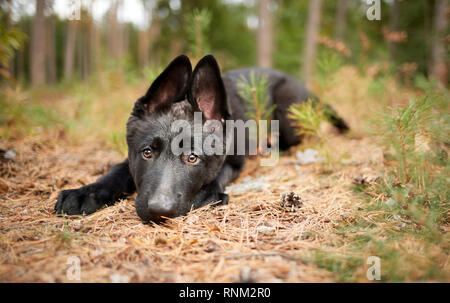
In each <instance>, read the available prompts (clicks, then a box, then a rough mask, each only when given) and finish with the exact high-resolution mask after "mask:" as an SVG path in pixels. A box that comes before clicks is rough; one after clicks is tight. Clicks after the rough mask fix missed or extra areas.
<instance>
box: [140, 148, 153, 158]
mask: <svg viewBox="0 0 450 303" xmlns="http://www.w3.org/2000/svg"><path fill="white" fill-rule="evenodd" d="M142 156H144V158H146V159H150V158H151V157H152V150H151V149H150V148H146V149H144V150H143V151H142Z"/></svg>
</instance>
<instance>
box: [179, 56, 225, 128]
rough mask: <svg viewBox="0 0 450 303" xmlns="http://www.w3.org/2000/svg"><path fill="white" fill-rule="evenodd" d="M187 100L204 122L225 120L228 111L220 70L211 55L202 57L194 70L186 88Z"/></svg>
mask: <svg viewBox="0 0 450 303" xmlns="http://www.w3.org/2000/svg"><path fill="white" fill-rule="evenodd" d="M188 100H189V102H191V104H192V105H193V106H194V108H195V109H196V110H200V111H202V112H203V115H204V116H205V118H206V120H218V121H222V120H227V119H228V118H229V111H228V105H227V97H226V93H225V87H224V85H223V81H222V77H221V76H220V69H219V66H218V64H217V61H216V59H214V57H213V56H212V55H206V56H205V57H203V58H202V59H201V60H200V61H199V62H198V63H197V66H196V67H195V69H194V72H193V73H192V76H191V80H190V82H189V87H188Z"/></svg>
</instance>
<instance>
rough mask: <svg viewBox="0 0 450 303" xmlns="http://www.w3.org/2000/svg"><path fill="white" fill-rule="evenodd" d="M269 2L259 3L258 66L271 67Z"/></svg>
mask: <svg viewBox="0 0 450 303" xmlns="http://www.w3.org/2000/svg"><path fill="white" fill-rule="evenodd" d="M269 4H270V0H260V1H259V26H258V65H259V66H261V67H268V68H270V67H272V49H273V26H272V19H273V16H272V12H271V11H270V9H269Z"/></svg>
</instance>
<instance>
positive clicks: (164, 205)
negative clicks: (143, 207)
mask: <svg viewBox="0 0 450 303" xmlns="http://www.w3.org/2000/svg"><path fill="white" fill-rule="evenodd" d="M148 212H149V213H150V216H151V217H154V218H159V217H174V216H175V215H176V213H177V209H176V204H175V203H174V202H171V201H158V202H153V203H149V204H148Z"/></svg>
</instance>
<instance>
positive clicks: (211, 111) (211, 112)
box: [197, 92, 221, 120]
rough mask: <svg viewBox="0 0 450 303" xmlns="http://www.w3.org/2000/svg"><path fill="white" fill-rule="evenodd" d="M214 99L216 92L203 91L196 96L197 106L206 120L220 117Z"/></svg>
mask: <svg viewBox="0 0 450 303" xmlns="http://www.w3.org/2000/svg"><path fill="white" fill-rule="evenodd" d="M215 100H216V94H215V93H214V92H204V93H203V94H202V95H201V96H199V97H198V100H197V103H198V106H199V107H200V110H201V111H202V112H203V114H204V115H205V117H206V119H208V120H220V118H221V117H220V113H219V111H218V110H217V108H216V104H215Z"/></svg>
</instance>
